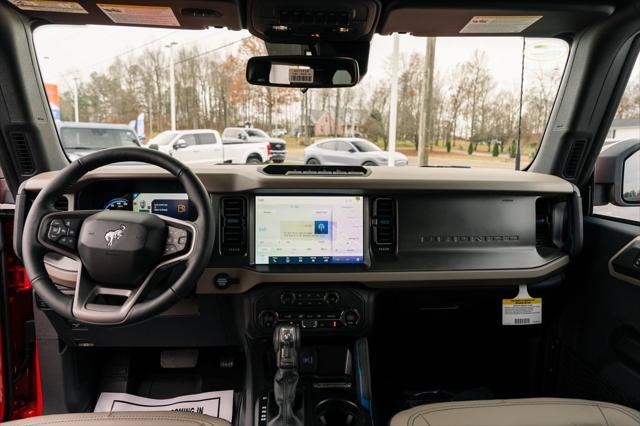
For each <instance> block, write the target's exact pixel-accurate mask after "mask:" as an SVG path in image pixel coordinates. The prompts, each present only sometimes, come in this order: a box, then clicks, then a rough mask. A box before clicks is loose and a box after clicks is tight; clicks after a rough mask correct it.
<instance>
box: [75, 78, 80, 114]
mask: <svg viewBox="0 0 640 426" xmlns="http://www.w3.org/2000/svg"><path fill="white" fill-rule="evenodd" d="M73 112H74V118H75V122H76V123H78V122H80V108H79V106H78V77H74V78H73Z"/></svg>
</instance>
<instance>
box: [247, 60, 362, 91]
mask: <svg viewBox="0 0 640 426" xmlns="http://www.w3.org/2000/svg"><path fill="white" fill-rule="evenodd" d="M359 79H360V73H359V71H358V63H357V62H356V61H355V60H353V59H351V58H336V57H323V56H256V57H253V58H251V59H249V61H248V62H247V81H248V82H249V83H251V84H255V85H258V86H276V87H300V88H323V87H351V86H355V84H356V83H357V82H358V80H359Z"/></svg>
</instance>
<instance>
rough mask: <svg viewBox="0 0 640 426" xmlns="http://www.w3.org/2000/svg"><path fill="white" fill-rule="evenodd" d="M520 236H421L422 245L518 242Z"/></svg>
mask: <svg viewBox="0 0 640 426" xmlns="http://www.w3.org/2000/svg"><path fill="white" fill-rule="evenodd" d="M519 239H520V236H519V235H428V236H420V244H431V243H500V242H511V241H518V240H519Z"/></svg>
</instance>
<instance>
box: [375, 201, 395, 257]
mask: <svg viewBox="0 0 640 426" xmlns="http://www.w3.org/2000/svg"><path fill="white" fill-rule="evenodd" d="M396 219H397V214H396V202H395V200H394V199H393V198H375V199H374V200H373V215H372V217H371V227H372V228H371V229H372V234H373V235H372V238H373V244H372V248H373V251H374V252H375V253H376V254H395V251H396V235H397V232H396V231H397V229H396V223H397V221H396Z"/></svg>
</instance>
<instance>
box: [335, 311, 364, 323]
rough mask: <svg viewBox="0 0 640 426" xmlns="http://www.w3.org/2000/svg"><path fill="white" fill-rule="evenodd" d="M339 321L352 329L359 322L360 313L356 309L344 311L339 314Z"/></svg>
mask: <svg viewBox="0 0 640 426" xmlns="http://www.w3.org/2000/svg"><path fill="white" fill-rule="evenodd" d="M340 319H341V320H342V322H343V323H344V325H346V326H347V327H354V326H356V325H358V323H359V322H360V313H359V312H358V311H357V310H356V309H346V310H344V311H342V314H340Z"/></svg>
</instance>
